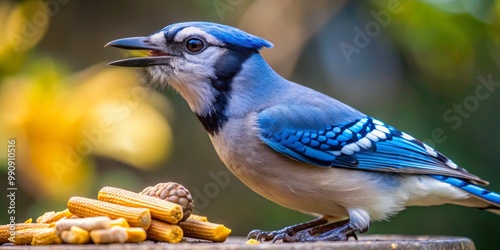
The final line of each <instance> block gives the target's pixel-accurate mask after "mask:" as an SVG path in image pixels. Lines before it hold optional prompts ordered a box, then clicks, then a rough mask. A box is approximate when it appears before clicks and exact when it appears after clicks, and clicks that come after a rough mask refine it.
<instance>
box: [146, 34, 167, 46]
mask: <svg viewBox="0 0 500 250" xmlns="http://www.w3.org/2000/svg"><path fill="white" fill-rule="evenodd" d="M149 41H150V42H151V43H152V44H155V45H158V46H160V45H164V44H165V43H166V41H165V34H164V33H163V32H158V33H155V34H153V35H150V36H149Z"/></svg>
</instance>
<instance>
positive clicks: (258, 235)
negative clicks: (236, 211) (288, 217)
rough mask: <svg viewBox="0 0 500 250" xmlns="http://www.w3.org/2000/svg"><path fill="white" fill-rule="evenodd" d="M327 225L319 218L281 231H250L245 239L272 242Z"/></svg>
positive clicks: (325, 221) (325, 220) (326, 221)
mask: <svg viewBox="0 0 500 250" xmlns="http://www.w3.org/2000/svg"><path fill="white" fill-rule="evenodd" d="M326 223H328V220H327V219H326V218H325V217H320V218H317V219H315V220H312V221H308V222H304V223H300V224H296V225H292V226H288V227H285V228H283V229H281V230H276V231H263V230H259V229H255V230H252V231H251V232H250V233H248V236H247V238H248V239H250V238H255V239H256V240H258V241H267V240H273V242H274V241H276V240H274V239H278V238H279V239H281V238H282V237H284V236H285V235H286V236H293V235H295V234H296V233H297V232H299V231H302V230H306V229H309V228H313V227H317V226H320V225H324V224H326Z"/></svg>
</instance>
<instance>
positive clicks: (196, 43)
mask: <svg viewBox="0 0 500 250" xmlns="http://www.w3.org/2000/svg"><path fill="white" fill-rule="evenodd" d="M203 47H205V44H203V41H201V40H200V39H198V38H191V39H189V40H188V41H187V42H186V48H187V49H188V50H189V51H190V52H193V53H196V52H200V51H201V50H202V49H203Z"/></svg>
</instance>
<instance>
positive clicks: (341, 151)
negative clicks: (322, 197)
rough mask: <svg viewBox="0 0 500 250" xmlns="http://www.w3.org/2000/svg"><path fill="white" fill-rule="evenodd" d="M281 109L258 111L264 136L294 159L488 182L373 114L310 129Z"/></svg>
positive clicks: (264, 139)
mask: <svg viewBox="0 0 500 250" xmlns="http://www.w3.org/2000/svg"><path fill="white" fill-rule="evenodd" d="M283 113H284V112H273V113H272V114H270V113H266V112H261V113H260V114H259V125H260V129H261V131H262V133H261V136H260V138H261V140H262V141H263V142H265V143H266V144H267V145H269V146H270V147H271V148H273V149H274V150H275V151H277V152H279V153H282V154H284V155H286V156H288V157H290V158H293V159H295V160H298V161H302V162H306V163H309V164H313V165H317V166H320V167H342V168H351V169H360V170H369V171H382V172H399V173H409V174H435V175H443V176H454V177H459V178H463V179H465V180H469V181H473V182H477V183H481V184H487V182H486V181H484V180H482V179H480V178H479V177H477V176H475V175H472V174H470V173H468V172H467V171H466V170H465V169H463V168H459V167H457V166H456V164H454V163H453V162H452V161H451V160H449V159H448V158H446V157H445V156H444V155H442V154H441V153H439V152H437V151H435V150H434V149H432V148H430V147H429V146H427V145H425V144H424V143H422V142H420V141H418V140H416V139H414V138H413V137H411V136H409V135H407V134H405V133H402V132H400V131H398V130H396V129H395V128H393V127H391V126H388V125H386V124H384V123H382V122H380V121H378V120H375V119H373V118H371V117H368V116H365V117H361V118H358V119H355V120H353V121H352V122H349V123H343V124H324V125H323V126H318V125H317V124H314V126H313V125H311V126H310V127H311V129H307V127H308V126H307V124H300V128H295V127H294V126H286V125H285V126H284V125H283V124H282V123H283V117H280V114H283ZM271 118H272V119H271ZM273 121H275V122H279V123H281V124H273ZM303 123H307V121H304V120H303Z"/></svg>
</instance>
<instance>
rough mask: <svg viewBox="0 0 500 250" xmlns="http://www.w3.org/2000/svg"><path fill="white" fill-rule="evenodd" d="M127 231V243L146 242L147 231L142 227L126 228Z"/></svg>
mask: <svg viewBox="0 0 500 250" xmlns="http://www.w3.org/2000/svg"><path fill="white" fill-rule="evenodd" d="M150 228H151V227H150ZM125 231H126V232H127V240H126V242H128V243H137V242H143V241H145V240H146V237H147V235H146V230H144V228H142V227H131V228H125Z"/></svg>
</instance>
